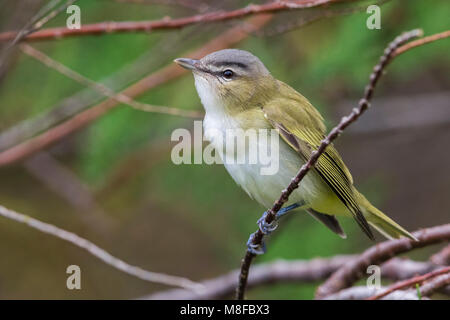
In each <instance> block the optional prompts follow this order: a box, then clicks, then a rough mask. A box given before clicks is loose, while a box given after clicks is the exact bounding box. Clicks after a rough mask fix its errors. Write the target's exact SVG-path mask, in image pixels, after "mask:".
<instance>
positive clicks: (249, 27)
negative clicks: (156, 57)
mask: <svg viewBox="0 0 450 320" xmlns="http://www.w3.org/2000/svg"><path fill="white" fill-rule="evenodd" d="M271 18H272V16H271V15H259V16H256V17H253V18H252V19H250V20H249V21H248V22H247V23H246V24H245V26H242V25H240V26H236V27H233V28H231V29H229V30H227V31H225V32H224V33H222V34H221V35H219V36H218V37H216V38H214V39H213V40H211V41H209V42H208V43H207V44H205V45H204V46H203V47H201V48H200V49H198V50H196V51H194V52H192V53H190V54H187V55H186V56H188V57H195V58H198V57H202V56H204V55H206V54H208V53H210V52H212V51H216V50H220V49H224V48H227V47H230V46H232V45H234V44H236V43H238V42H240V41H242V40H243V39H245V38H247V36H248V35H249V33H251V32H252V31H254V30H257V29H259V28H261V27H262V26H264V25H265V24H266V23H268V22H269V21H270V20H271ZM186 72H187V71H186V70H185V69H183V68H179V67H177V66H175V65H170V66H167V67H164V68H162V69H160V70H159V71H157V72H155V73H152V74H150V75H149V76H147V77H145V78H143V79H141V80H140V81H138V82H136V83H135V84H133V85H131V86H129V87H128V88H126V89H125V90H123V91H121V93H122V94H124V95H126V96H128V97H131V98H134V97H136V96H138V95H140V94H142V93H144V92H146V91H148V90H149V89H151V88H154V87H157V86H159V85H161V84H164V83H166V82H168V81H169V80H172V79H175V78H177V77H179V76H181V75H183V74H185V73H186ZM118 105H119V103H118V102H117V101H116V100H114V99H108V100H106V101H103V102H101V103H100V104H97V105H95V106H93V107H91V108H89V109H87V110H85V111H83V112H80V113H79V114H77V115H75V116H73V117H72V118H70V119H69V120H67V121H65V122H63V123H61V124H59V125H57V126H55V127H53V128H50V129H48V130H46V131H44V132H43V133H41V134H39V135H37V136H35V137H33V138H31V139H29V140H28V141H25V142H22V143H20V144H18V145H15V146H13V147H11V148H8V149H6V150H5V151H2V152H0V167H2V166H5V165H8V164H11V163H15V162H17V161H20V160H22V159H24V158H26V157H28V156H30V155H32V154H34V153H35V152H37V151H40V150H42V149H44V148H46V147H48V146H50V145H52V144H53V143H55V142H57V141H59V140H61V139H63V138H64V137H66V136H68V135H69V134H71V133H73V132H75V131H77V130H79V129H81V128H83V127H84V126H86V125H88V124H89V123H90V122H92V121H94V120H96V119H97V118H99V117H101V116H103V115H104V114H106V113H107V112H109V111H110V110H112V109H114V108H115V107H117V106H118Z"/></svg>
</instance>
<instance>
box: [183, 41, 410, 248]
mask: <svg viewBox="0 0 450 320" xmlns="http://www.w3.org/2000/svg"><path fill="white" fill-rule="evenodd" d="M175 62H176V63H177V64H179V65H180V66H182V67H184V68H186V69H189V70H192V72H193V74H194V78H195V86H196V89H197V92H198V95H199V96H200V99H201V101H202V104H203V106H204V108H205V110H206V115H205V119H204V122H203V125H204V128H205V132H206V131H207V129H211V128H213V129H215V130H218V131H222V132H225V131H226V130H233V129H243V130H250V129H257V130H259V129H276V132H277V133H278V134H279V136H280V137H281V138H282V139H280V143H279V148H278V150H279V170H278V172H277V173H276V174H273V175H263V174H261V172H260V171H259V170H257V169H258V164H248V163H244V164H236V163H231V164H230V163H227V162H226V161H224V165H225V167H226V169H227V170H228V172H229V173H230V175H231V176H232V177H233V179H234V180H235V181H236V182H237V183H238V184H239V185H240V186H241V187H242V188H243V189H244V190H245V191H246V192H247V193H248V194H249V195H250V196H251V197H252V198H253V199H255V200H256V201H258V202H259V203H260V204H262V205H263V206H265V207H266V208H268V207H271V206H272V204H273V203H274V201H275V200H277V199H278V198H279V196H280V193H281V191H282V190H283V189H284V188H286V187H287V186H288V184H289V183H290V181H291V179H292V178H293V177H294V176H295V175H296V174H297V172H298V170H299V169H300V167H301V166H302V165H303V164H304V163H305V161H307V159H308V158H309V157H310V155H311V152H312V151H313V150H315V149H317V147H318V146H319V144H320V142H321V140H322V139H323V138H324V137H325V126H324V123H323V118H322V116H321V115H320V113H319V112H318V111H317V110H316V109H315V108H314V107H313V106H312V105H311V103H309V101H308V100H307V99H306V98H305V97H303V96H302V95H301V94H300V93H298V92H297V91H295V90H294V89H293V88H291V87H290V86H288V85H287V84H285V83H283V82H281V81H279V80H277V79H275V78H274V77H273V76H271V74H270V73H269V71H268V70H267V68H266V67H265V66H264V64H263V63H262V62H261V61H260V60H259V59H258V58H257V57H255V56H254V55H253V54H251V53H249V52H246V51H242V50H236V49H227V50H221V51H217V52H213V53H211V54H209V55H207V56H205V57H204V58H202V59H200V60H193V59H185V58H180V59H176V60H175ZM205 135H206V134H205ZM224 136H226V135H225V134H224V135H222V137H224ZM206 137H207V138H208V136H207V135H206ZM217 137H218V136H217V135H214V136H211V137H209V139H210V141H211V143H212V145H213V146H217V147H222V146H223V141H219V139H218V138H217ZM293 208H302V209H306V210H307V211H308V212H309V213H310V214H311V215H312V216H314V217H315V218H316V219H317V220H319V221H321V222H322V223H324V224H325V225H326V226H327V227H328V228H330V229H331V230H332V231H333V232H335V233H337V234H339V235H340V236H341V237H344V238H345V233H344V231H343V230H342V228H341V226H340V225H339V222H338V220H337V219H336V218H335V216H349V217H353V218H354V219H355V220H356V221H357V222H358V225H359V226H360V227H361V228H362V230H363V231H364V232H365V233H366V235H367V236H368V237H369V238H371V239H373V235H372V232H371V229H370V227H369V224H370V225H371V226H373V227H374V228H375V229H376V230H378V231H379V232H380V233H382V234H383V235H384V236H386V237H388V238H399V237H400V236H405V237H408V238H411V239H415V238H414V236H413V235H411V234H410V233H409V232H408V231H406V230H405V229H403V228H402V227H401V226H399V225H398V224H397V223H395V222H394V221H393V220H391V219H390V218H389V217H387V216H386V215H385V214H383V213H382V212H381V211H380V210H378V209H377V208H375V207H374V206H373V205H371V204H370V202H369V201H368V200H367V199H366V198H365V197H364V196H363V195H362V194H361V193H359V192H358V190H356V188H355V187H354V186H353V179H352V176H351V174H350V172H349V170H348V169H347V167H346V166H345V164H344V162H343V160H342V158H341V157H340V155H339V153H338V152H337V150H336V149H335V148H334V146H333V145H330V146H329V147H328V148H327V149H326V151H325V153H324V154H323V155H322V156H321V157H320V158H319V160H318V162H317V164H316V166H315V168H314V170H312V171H310V172H309V173H308V174H307V175H306V177H305V178H304V179H303V181H302V182H301V183H300V186H299V188H298V189H297V190H295V191H294V192H293V193H292V194H291V196H290V198H289V202H288V203H287V206H286V207H285V208H283V209H282V210H281V211H280V214H283V213H284V212H286V211H288V210H290V209H293ZM260 227H261V224H260ZM262 227H263V232H265V233H267V232H269V231H270V230H271V227H272V226H265V225H263V226H262ZM252 249H254V252H255V253H261V252H260V251H258V250H256V249H257V248H252Z"/></svg>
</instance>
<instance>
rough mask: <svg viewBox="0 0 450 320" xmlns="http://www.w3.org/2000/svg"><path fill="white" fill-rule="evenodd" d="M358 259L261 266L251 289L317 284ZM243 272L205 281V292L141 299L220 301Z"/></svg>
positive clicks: (159, 294)
mask: <svg viewBox="0 0 450 320" xmlns="http://www.w3.org/2000/svg"><path fill="white" fill-rule="evenodd" d="M353 258H354V256H336V257H332V258H317V259H313V260H310V261H305V260H298V261H284V260H280V261H275V262H272V263H267V264H261V265H257V266H255V267H254V268H253V270H252V271H253V272H252V274H251V276H250V278H249V287H255V286H260V285H264V284H269V283H278V282H283V281H287V282H292V281H298V282H313V281H317V280H321V279H324V278H326V277H328V276H329V275H330V274H331V273H332V272H334V271H335V270H336V269H337V268H339V267H340V266H342V265H343V264H344V263H346V262H348V261H349V260H351V259H353ZM238 275H239V270H237V269H236V270H233V271H231V272H229V273H227V274H225V275H222V276H219V277H217V278H214V279H210V280H206V281H203V282H201V284H202V285H203V287H204V290H203V291H201V292H195V293H194V292H192V291H189V290H184V289H180V290H178V289H175V290H168V291H163V292H157V293H155V294H152V295H149V296H145V297H142V298H141V299H156V300H183V299H189V300H191V299H192V300H198V299H201V300H206V299H220V298H223V297H227V296H229V295H230V294H232V293H233V291H234V290H235V288H236V284H237V276H238Z"/></svg>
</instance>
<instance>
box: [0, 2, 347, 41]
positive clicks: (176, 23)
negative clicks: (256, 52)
mask: <svg viewBox="0 0 450 320" xmlns="http://www.w3.org/2000/svg"><path fill="white" fill-rule="evenodd" d="M345 1H349V0H295V1H289V2H287V1H273V2H269V3H266V4H261V5H256V4H250V5H248V6H246V7H244V8H240V9H236V10H232V11H222V10H219V11H215V12H210V13H205V14H198V15H194V16H190V17H184V18H179V19H171V18H169V17H167V18H163V19H161V20H155V21H124V22H100V23H95V24H85V25H83V26H82V27H81V28H80V29H68V28H66V27H58V28H49V29H45V30H41V31H39V32H35V33H33V34H30V35H28V36H27V37H25V40H44V39H60V38H63V37H69V36H81V35H98V34H105V33H112V32H115V33H118V32H142V31H143V32H150V31H154V30H163V29H179V28H183V27H186V26H190V25H194V24H200V23H211V22H222V21H226V20H232V19H238V18H245V17H248V16H251V15H260V14H271V13H277V12H281V11H287V10H295V9H307V8H312V7H318V6H324V5H329V4H332V3H337V2H345ZM16 34H17V33H16V32H14V31H8V32H3V33H0V41H5V40H9V39H12V38H14V37H15V36H16Z"/></svg>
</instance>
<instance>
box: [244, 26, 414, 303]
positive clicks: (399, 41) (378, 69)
mask: <svg viewBox="0 0 450 320" xmlns="http://www.w3.org/2000/svg"><path fill="white" fill-rule="evenodd" d="M421 35H422V30H418V29H417V30H412V31H410V32H406V33H404V34H402V35H400V36H398V37H397V38H395V39H394V41H392V42H391V43H390V44H389V45H388V47H387V48H386V50H385V51H384V54H383V55H382V56H381V58H380V61H379V62H378V64H377V65H376V66H375V67H374V70H373V72H372V74H371V76H370V82H369V84H368V85H367V86H366V89H365V92H364V97H363V98H362V99H361V100H360V101H359V106H358V107H357V108H354V109H353V111H352V112H351V113H350V115H349V116H347V117H343V118H342V119H341V121H340V123H339V124H338V125H337V126H336V127H334V128H333V129H332V130H331V131H330V133H329V134H328V135H327V136H326V138H325V139H323V140H322V142H321V144H320V146H319V148H318V149H317V150H315V151H313V152H312V153H311V157H310V158H309V160H308V161H307V162H306V163H305V164H304V165H303V166H302V167H301V169H300V171H299V172H298V173H297V175H296V176H295V177H294V178H293V179H292V182H291V183H290V184H289V186H288V187H287V188H286V189H284V190H283V191H282V193H281V196H280V198H279V199H278V200H277V201H276V202H275V203H274V205H273V207H272V208H270V209H269V210H267V215H266V218H265V221H266V223H267V224H270V223H272V222H273V221H275V218H276V214H277V212H278V211H279V210H280V209H281V208H282V207H283V205H284V204H285V203H286V202H287V201H288V199H289V196H290V195H291V193H292V192H293V191H294V190H295V189H297V188H298V185H299V183H300V182H301V181H302V179H303V178H304V177H305V176H306V174H307V173H308V171H309V170H310V169H311V168H313V167H314V165H315V164H316V162H317V161H318V159H319V157H320V155H321V154H322V153H323V152H324V151H325V149H326V148H327V147H328V146H329V145H330V144H331V143H332V142H333V141H334V140H335V139H336V138H337V137H338V136H339V135H340V134H341V133H342V131H343V130H344V129H345V128H347V127H348V126H349V125H350V124H352V123H353V122H355V121H356V120H357V119H358V118H359V117H360V116H361V114H362V113H363V112H364V111H366V110H367V109H368V108H369V103H370V100H371V98H372V96H373V92H374V89H375V86H376V85H377V83H378V81H379V79H380V77H381V75H382V74H383V71H384V69H385V68H386V67H387V65H388V64H389V63H390V62H391V61H392V59H393V57H394V52H395V50H397V49H398V48H399V47H400V46H401V45H403V44H405V43H406V42H408V41H410V40H411V39H413V38H416V37H419V36H421ZM263 238H264V234H263V232H262V231H261V230H260V229H258V230H257V231H256V232H255V233H254V236H253V238H252V240H253V241H252V244H254V245H255V246H260V245H261V244H262V241H263ZM254 257H255V255H254V254H253V253H252V252H250V251H249V250H247V252H246V254H245V257H244V259H243V261H242V265H241V274H240V276H239V285H238V287H237V290H236V298H237V299H243V298H244V293H245V288H246V285H247V278H248V273H249V269H250V265H251V263H252V260H253V258H254Z"/></svg>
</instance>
